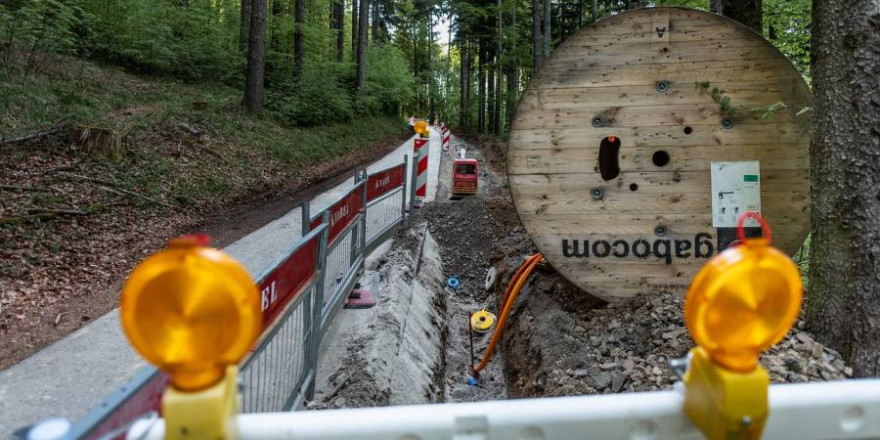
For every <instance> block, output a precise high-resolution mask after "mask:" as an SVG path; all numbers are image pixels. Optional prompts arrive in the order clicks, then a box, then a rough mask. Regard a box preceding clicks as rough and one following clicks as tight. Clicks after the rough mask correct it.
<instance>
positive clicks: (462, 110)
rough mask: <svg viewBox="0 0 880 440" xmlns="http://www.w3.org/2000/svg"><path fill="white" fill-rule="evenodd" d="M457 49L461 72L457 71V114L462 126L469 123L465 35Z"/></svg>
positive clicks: (467, 59) (467, 51)
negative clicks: (459, 56)
mask: <svg viewBox="0 0 880 440" xmlns="http://www.w3.org/2000/svg"><path fill="white" fill-rule="evenodd" d="M459 51H460V55H461V60H460V63H459V64H461V72H460V73H459V95H460V96H459V103H458V107H459V110H458V111H459V114H458V124H459V125H461V126H462V127H467V126H468V125H469V124H470V119H469V118H468V116H469V111H470V105H469V103H468V91H469V90H470V87H471V79H470V66H469V63H470V55H469V50H468V42H467V36H465V37H464V38H463V39H462V43H461V45H460V46H459Z"/></svg>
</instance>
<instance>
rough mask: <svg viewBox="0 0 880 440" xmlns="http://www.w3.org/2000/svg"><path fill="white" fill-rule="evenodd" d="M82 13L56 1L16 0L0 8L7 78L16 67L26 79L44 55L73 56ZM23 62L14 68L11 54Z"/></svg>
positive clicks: (73, 7)
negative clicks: (21, 70)
mask: <svg viewBox="0 0 880 440" xmlns="http://www.w3.org/2000/svg"><path fill="white" fill-rule="evenodd" d="M84 17H87V15H86V13H85V12H84V11H83V10H82V9H81V8H80V7H79V5H78V4H77V3H76V2H62V1H58V0H16V1H10V2H9V3H8V5H6V6H2V5H0V31H2V40H0V42H2V45H0V48H2V49H3V66H4V69H5V70H6V73H7V75H8V74H9V73H10V72H11V71H12V70H14V69H15V68H16V67H20V68H21V69H23V71H24V76H25V77H27V76H28V75H29V74H30V73H31V71H32V69H33V68H34V66H35V64H36V63H37V62H38V58H39V57H41V56H42V55H43V54H44V53H45V52H54V53H73V52H75V51H76V50H77V35H76V31H77V30H78V29H79V28H80V26H81V25H82V20H83V18H84ZM16 51H19V52H21V53H22V54H23V55H22V56H21V58H23V59H24V60H25V61H24V63H20V64H19V65H16V63H15V61H16V59H15V58H16V57H15V54H14V52H16Z"/></svg>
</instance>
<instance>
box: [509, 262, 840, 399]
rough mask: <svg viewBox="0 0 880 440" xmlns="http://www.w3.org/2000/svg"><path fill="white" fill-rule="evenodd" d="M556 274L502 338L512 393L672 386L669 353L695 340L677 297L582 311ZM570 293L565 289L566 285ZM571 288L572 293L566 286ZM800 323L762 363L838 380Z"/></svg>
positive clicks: (773, 374) (827, 353) (778, 377)
mask: <svg viewBox="0 0 880 440" xmlns="http://www.w3.org/2000/svg"><path fill="white" fill-rule="evenodd" d="M564 284H565V282H564V281H562V280H561V279H560V278H559V277H558V276H543V277H542V278H541V279H539V280H538V282H537V284H536V288H535V289H533V291H532V292H531V295H530V298H528V299H524V300H523V302H522V303H521V304H519V305H518V307H517V309H516V310H515V312H514V315H513V319H512V321H513V324H512V326H511V328H510V329H509V330H510V331H509V333H508V335H509V338H508V339H507V340H506V345H505V349H506V354H507V359H508V369H507V371H506V373H507V381H508V388H509V390H510V393H511V395H513V396H517V397H525V396H561V395H577V394H599V393H617V392H625V391H653V390H661V389H670V388H671V387H672V384H673V383H674V382H675V381H677V380H678V378H677V377H676V376H675V375H674V374H672V372H671V371H670V370H669V368H668V367H667V362H668V360H669V359H675V358H681V357H684V356H685V355H686V354H687V352H688V350H689V349H690V348H691V347H693V342H692V340H691V338H690V336H689V335H688V333H687V329H686V328H685V326H684V318H683V307H684V301H683V299H682V298H680V297H678V296H676V295H673V294H663V295H659V296H650V297H636V298H634V299H632V300H629V301H624V302H620V303H614V304H608V305H606V306H603V307H597V308H593V309H587V310H577V311H574V310H571V306H570V305H569V304H565V302H566V295H564V294H561V292H565V291H566V290H568V289H567V288H566V287H564ZM569 292H570V291H569ZM571 293H574V292H571ZM798 327H803V322H802V321H799V322H798V324H797V326H796V328H794V329H793V330H792V331H791V333H790V334H789V335H788V336H787V337H786V338H785V339H784V340H783V341H782V342H780V343H779V344H777V345H776V346H775V347H773V348H772V349H771V350H770V351H769V352H768V353H766V354H764V355H762V356H761V363H762V364H763V365H764V366H765V367H766V368H767V369H768V371H769V372H770V378H771V380H772V381H773V382H774V383H785V382H807V381H816V380H833V379H843V378H845V377H848V376H850V375H852V370H851V369H850V368H849V367H847V366H846V365H845V364H844V362H843V361H842V360H841V359H840V355H839V354H838V353H837V352H835V351H833V350H831V349H829V348H827V347H823V346H822V345H821V344H819V343H817V342H814V341H813V338H812V337H811V336H810V335H809V334H808V333H807V332H805V331H803V330H800V329H799V328H798Z"/></svg>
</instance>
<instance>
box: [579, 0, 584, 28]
mask: <svg viewBox="0 0 880 440" xmlns="http://www.w3.org/2000/svg"><path fill="white" fill-rule="evenodd" d="M583 28H584V0H578V29H583Z"/></svg>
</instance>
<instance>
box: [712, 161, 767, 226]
mask: <svg viewBox="0 0 880 440" xmlns="http://www.w3.org/2000/svg"><path fill="white" fill-rule="evenodd" d="M711 170H712V226H713V227H715V228H735V227H737V221H738V220H739V217H740V215H742V213H743V212H746V211H755V212H761V167H760V163H759V162H758V161H756V160H755V161H746V162H712V165H711ZM758 226H760V225H759V224H758V222H757V221H756V220H755V219H751V218H750V219H747V220H746V222H745V227H758Z"/></svg>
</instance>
